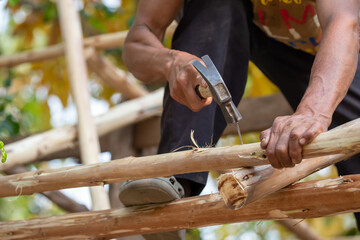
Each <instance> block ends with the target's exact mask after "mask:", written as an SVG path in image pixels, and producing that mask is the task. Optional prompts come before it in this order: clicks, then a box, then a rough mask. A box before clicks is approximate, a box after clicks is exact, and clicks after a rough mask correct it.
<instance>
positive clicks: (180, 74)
mask: <svg viewBox="0 0 360 240" xmlns="http://www.w3.org/2000/svg"><path fill="white" fill-rule="evenodd" d="M170 51H171V55H172V57H173V60H172V61H171V63H170V64H169V65H170V66H169V74H168V82H169V87H170V96H171V97H172V98H173V99H174V100H176V101H177V102H179V103H181V104H183V105H185V106H187V107H188V108H190V109H191V110H192V111H194V112H198V111H200V110H201V109H202V108H203V107H205V106H208V105H210V104H211V101H212V98H211V97H208V98H206V99H201V98H200V97H199V96H198V95H197V93H196V91H195V88H196V86H198V85H200V86H203V87H207V83H206V82H205V80H204V79H203V78H202V77H201V75H200V74H199V73H198V71H196V69H195V68H194V66H193V65H192V62H193V61H194V60H199V61H200V62H202V60H201V59H199V58H197V57H196V56H194V55H191V54H189V53H186V52H182V51H176V50H170Z"/></svg>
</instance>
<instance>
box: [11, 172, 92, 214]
mask: <svg viewBox="0 0 360 240" xmlns="http://www.w3.org/2000/svg"><path fill="white" fill-rule="evenodd" d="M24 172H27V169H26V168H25V167H24V166H17V167H15V168H12V169H10V170H7V171H5V173H6V174H18V173H24ZM40 194H42V195H43V196H45V197H46V198H47V199H49V200H50V201H52V202H53V203H54V204H56V205H57V206H58V207H60V208H61V209H63V210H65V211H67V212H70V213H74V212H85V211H89V209H88V208H87V207H86V206H85V205H83V204H80V203H78V202H76V201H74V200H73V199H71V198H69V197H68V196H66V195H65V194H63V193H61V192H60V191H49V192H43V193H40Z"/></svg>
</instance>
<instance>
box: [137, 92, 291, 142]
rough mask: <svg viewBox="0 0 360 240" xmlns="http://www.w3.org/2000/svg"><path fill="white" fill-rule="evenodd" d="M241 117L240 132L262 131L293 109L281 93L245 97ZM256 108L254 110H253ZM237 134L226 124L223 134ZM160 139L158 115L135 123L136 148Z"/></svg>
mask: <svg viewBox="0 0 360 240" xmlns="http://www.w3.org/2000/svg"><path fill="white" fill-rule="evenodd" d="M238 109H239V111H240V113H242V114H243V119H241V121H240V128H241V132H242V133H248V132H256V131H262V130H264V129H267V128H269V127H271V125H272V123H273V121H274V119H275V118H276V117H277V116H283V115H289V114H291V113H292V112H293V111H292V109H291V107H290V105H289V104H288V103H287V101H286V99H285V98H284V96H283V95H282V94H281V93H277V94H274V95H270V96H264V97H256V98H246V99H244V100H242V101H241V102H240V104H239V106H238ZM254 109H256V110H254ZM234 134H235V135H237V129H236V126H235V125H231V126H227V127H226V128H225V131H224V133H223V135H224V136H225V135H234ZM159 141H160V117H154V118H150V119H148V120H146V121H143V122H140V123H138V124H136V128H135V140H134V144H135V147H136V148H137V149H144V148H149V147H153V146H157V145H158V143H159Z"/></svg>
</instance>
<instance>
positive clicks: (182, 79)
mask: <svg viewBox="0 0 360 240" xmlns="http://www.w3.org/2000/svg"><path fill="white" fill-rule="evenodd" d="M176 80H177V83H178V84H179V85H180V86H181V87H185V86H186V85H187V77H186V75H185V74H180V75H179V76H178V77H177V79H176Z"/></svg>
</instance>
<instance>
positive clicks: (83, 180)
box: [0, 119, 360, 197]
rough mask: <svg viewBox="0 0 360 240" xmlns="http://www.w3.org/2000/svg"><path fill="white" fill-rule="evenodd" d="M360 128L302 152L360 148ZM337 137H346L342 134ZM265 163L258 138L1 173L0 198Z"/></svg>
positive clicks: (349, 127)
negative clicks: (227, 143) (209, 146)
mask: <svg viewBox="0 0 360 240" xmlns="http://www.w3.org/2000/svg"><path fill="white" fill-rule="evenodd" d="M359 129H360V119H357V120H354V121H352V122H349V123H347V124H344V125H342V127H341V128H337V129H333V130H331V131H328V132H325V133H322V134H320V135H319V136H318V137H317V138H316V139H315V140H314V141H313V142H312V143H311V144H309V145H307V146H305V147H304V151H303V157H304V158H314V157H320V156H326V155H333V154H338V153H341V154H344V155H345V154H351V153H354V152H357V151H359V150H360V134H359ZM337 136H343V137H342V138H340V139H338V137H337ZM267 163H268V162H267V160H266V155H265V151H264V150H262V149H261V148H260V144H259V143H253V144H245V145H237V146H230V147H221V148H201V149H194V150H188V151H182V152H173V153H167V154H160V155H154V156H146V157H138V158H135V157H128V158H125V159H119V160H114V161H111V162H106V163H99V164H91V165H86V166H77V167H67V168H61V169H54V170H40V171H35V172H28V173H24V174H16V175H11V176H3V177H0V197H5V196H16V195H20V194H32V193H35V192H43V191H50V190H57V189H63V188H70V187H82V186H96V185H103V184H107V183H113V182H120V181H124V180H128V179H141V178H151V177H160V176H170V175H174V174H179V173H189V172H201V171H208V170H219V169H231V168H238V167H244V166H257V165H264V164H267Z"/></svg>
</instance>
